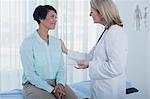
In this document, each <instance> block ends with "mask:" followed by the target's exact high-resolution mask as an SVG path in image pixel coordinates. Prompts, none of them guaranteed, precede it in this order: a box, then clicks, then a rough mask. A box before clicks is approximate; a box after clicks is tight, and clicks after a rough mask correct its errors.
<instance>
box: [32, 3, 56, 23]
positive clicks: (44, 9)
mask: <svg viewBox="0 0 150 99" xmlns="http://www.w3.org/2000/svg"><path fill="white" fill-rule="evenodd" d="M49 10H52V11H54V12H55V13H56V14H57V11H56V9H55V8H54V7H53V6H51V5H43V6H42V5H39V6H38V7H36V9H35V10H34V12H33V18H34V20H35V21H37V23H38V24H40V19H41V20H42V19H45V18H46V15H47V13H48V12H49Z"/></svg>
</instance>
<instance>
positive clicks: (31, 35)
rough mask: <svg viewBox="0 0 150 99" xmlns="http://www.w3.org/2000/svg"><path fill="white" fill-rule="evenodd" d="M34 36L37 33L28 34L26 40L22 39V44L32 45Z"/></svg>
mask: <svg viewBox="0 0 150 99" xmlns="http://www.w3.org/2000/svg"><path fill="white" fill-rule="evenodd" d="M34 38H35V33H34V32H32V33H30V34H28V35H27V36H26V37H25V38H24V40H23V41H22V45H31V44H32V43H33V41H34Z"/></svg>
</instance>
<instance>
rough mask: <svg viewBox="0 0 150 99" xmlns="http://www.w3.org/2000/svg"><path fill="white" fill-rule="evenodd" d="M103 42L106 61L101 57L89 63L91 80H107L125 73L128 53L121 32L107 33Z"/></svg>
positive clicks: (125, 39) (126, 43)
mask: <svg viewBox="0 0 150 99" xmlns="http://www.w3.org/2000/svg"><path fill="white" fill-rule="evenodd" d="M108 33H109V34H108V36H107V37H106V39H105V41H104V44H105V45H104V46H105V53H106V57H107V59H106V60H102V59H101V56H98V57H96V58H94V60H92V61H91V62H90V63H89V67H90V69H89V70H90V77H91V78H92V79H109V78H113V77H116V76H119V75H121V74H123V73H125V66H126V61H127V53H128V41H127V36H126V34H125V33H124V32H123V31H119V30H116V31H111V32H108Z"/></svg>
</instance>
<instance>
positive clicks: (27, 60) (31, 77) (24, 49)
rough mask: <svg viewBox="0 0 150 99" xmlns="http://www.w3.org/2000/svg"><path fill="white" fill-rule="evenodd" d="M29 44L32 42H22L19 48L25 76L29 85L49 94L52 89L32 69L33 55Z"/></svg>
mask: <svg viewBox="0 0 150 99" xmlns="http://www.w3.org/2000/svg"><path fill="white" fill-rule="evenodd" d="M31 42H32V41H29V40H24V41H23V43H22V45H21V47H20V55H21V61H22V66H23V70H24V73H25V76H26V78H27V80H28V81H29V82H30V83H31V84H33V85H35V86H36V87H38V88H41V89H43V90H46V91H48V92H49V93H51V92H52V90H53V89H54V88H53V87H52V86H50V85H49V84H48V83H47V82H46V81H45V80H43V79H41V78H40V76H38V74H37V73H36V70H35V68H34V66H35V64H34V53H33V48H32V43H31Z"/></svg>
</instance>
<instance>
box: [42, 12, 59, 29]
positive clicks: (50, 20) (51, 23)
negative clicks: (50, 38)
mask: <svg viewBox="0 0 150 99" xmlns="http://www.w3.org/2000/svg"><path fill="white" fill-rule="evenodd" d="M56 22H57V14H56V13H55V12H54V11H53V10H50V11H49V12H48V13H47V15H46V18H45V19H44V20H43V21H42V22H41V24H42V25H44V27H46V28H47V29H55V25H56Z"/></svg>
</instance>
